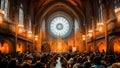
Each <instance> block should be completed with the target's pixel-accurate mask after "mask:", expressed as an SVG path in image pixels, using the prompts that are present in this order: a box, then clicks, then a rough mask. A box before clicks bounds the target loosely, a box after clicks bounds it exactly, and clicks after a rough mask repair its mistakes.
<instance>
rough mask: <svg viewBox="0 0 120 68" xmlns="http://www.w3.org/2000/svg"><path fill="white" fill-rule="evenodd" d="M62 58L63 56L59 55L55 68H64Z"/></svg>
mask: <svg viewBox="0 0 120 68" xmlns="http://www.w3.org/2000/svg"><path fill="white" fill-rule="evenodd" d="M60 59H61V58H60V57H58V60H57V64H56V66H55V68H62V67H61V62H60Z"/></svg>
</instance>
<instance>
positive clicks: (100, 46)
mask: <svg viewBox="0 0 120 68" xmlns="http://www.w3.org/2000/svg"><path fill="white" fill-rule="evenodd" d="M96 48H97V50H98V51H99V52H102V51H103V50H104V51H105V52H106V45H105V42H99V43H98V44H97V46H96Z"/></svg>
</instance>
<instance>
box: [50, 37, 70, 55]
mask: <svg viewBox="0 0 120 68" xmlns="http://www.w3.org/2000/svg"><path fill="white" fill-rule="evenodd" d="M51 51H52V52H58V53H61V52H67V51H68V46H67V44H66V43H65V42H64V40H62V38H60V37H59V38H58V39H57V40H56V41H55V42H54V43H53V45H52V46H51Z"/></svg>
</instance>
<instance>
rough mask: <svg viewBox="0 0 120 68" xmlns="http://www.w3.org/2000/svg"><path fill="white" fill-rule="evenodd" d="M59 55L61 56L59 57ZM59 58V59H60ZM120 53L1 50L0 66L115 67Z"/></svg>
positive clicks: (10, 67) (32, 67) (39, 67)
mask: <svg viewBox="0 0 120 68" xmlns="http://www.w3.org/2000/svg"><path fill="white" fill-rule="evenodd" d="M58 57H59V58H58ZM58 60H59V61H58ZM119 62H120V55H119V54H112V55H111V54H106V53H103V52H102V53H100V52H82V53H80V52H64V53H61V54H58V53H52V52H49V53H45V52H40V53H37V52H34V53H29V52H26V53H16V54H3V53H1V52H0V68H58V67H57V66H56V65H57V64H58V63H59V64H60V65H61V67H60V68H114V67H117V68H119V67H120V63H119Z"/></svg>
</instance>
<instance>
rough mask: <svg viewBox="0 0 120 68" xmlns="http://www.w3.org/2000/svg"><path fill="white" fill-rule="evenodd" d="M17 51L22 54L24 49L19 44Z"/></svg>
mask: <svg viewBox="0 0 120 68" xmlns="http://www.w3.org/2000/svg"><path fill="white" fill-rule="evenodd" d="M16 51H17V52H20V53H22V52H23V47H22V45H21V44H17V46H16Z"/></svg>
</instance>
